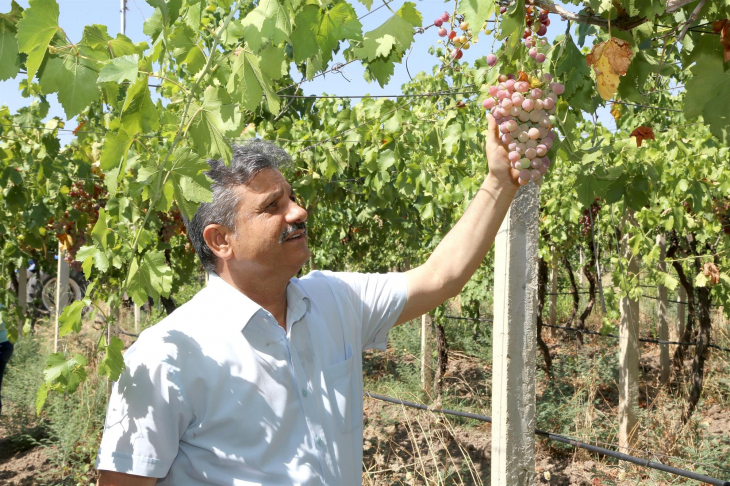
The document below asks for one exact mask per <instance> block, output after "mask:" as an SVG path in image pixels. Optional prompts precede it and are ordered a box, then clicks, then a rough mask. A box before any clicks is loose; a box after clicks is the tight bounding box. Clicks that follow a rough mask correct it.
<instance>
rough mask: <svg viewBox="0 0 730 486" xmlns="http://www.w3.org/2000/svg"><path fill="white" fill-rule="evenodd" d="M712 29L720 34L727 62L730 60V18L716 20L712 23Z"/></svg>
mask: <svg viewBox="0 0 730 486" xmlns="http://www.w3.org/2000/svg"><path fill="white" fill-rule="evenodd" d="M712 30H713V31H714V32H715V33H716V34H720V44H722V49H723V54H724V55H725V62H728V61H730V20H728V19H724V20H716V21H714V22H713V23H712Z"/></svg>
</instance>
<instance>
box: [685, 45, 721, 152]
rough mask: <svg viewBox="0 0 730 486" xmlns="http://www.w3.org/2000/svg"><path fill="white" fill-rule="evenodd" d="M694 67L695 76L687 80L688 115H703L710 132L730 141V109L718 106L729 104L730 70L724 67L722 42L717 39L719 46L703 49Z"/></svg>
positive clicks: (690, 116)
mask: <svg viewBox="0 0 730 486" xmlns="http://www.w3.org/2000/svg"><path fill="white" fill-rule="evenodd" d="M691 70H692V78H690V79H689V80H687V82H686V83H685V86H686V89H687V94H686V96H685V100H684V114H685V116H686V117H687V118H694V117H696V116H698V115H700V114H701V115H702V117H703V118H704V121H705V123H707V124H708V125H709V126H710V132H712V134H713V135H714V136H715V137H717V138H718V139H719V140H720V141H721V142H722V143H723V144H725V145H728V144H730V112H728V110H726V109H718V107H723V106H724V107H727V106H730V71H728V70H726V69H725V67H724V58H723V52H722V46H721V44H720V43H719V42H717V47H716V48H714V49H713V50H706V51H704V53H703V54H702V55H701V56H699V57H698V58H697V59H696V64H695V65H694V66H693V67H692V69H691Z"/></svg>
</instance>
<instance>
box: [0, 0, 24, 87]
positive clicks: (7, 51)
mask: <svg viewBox="0 0 730 486" xmlns="http://www.w3.org/2000/svg"><path fill="white" fill-rule="evenodd" d="M12 5H13V7H12V10H11V11H10V13H7V14H0V81H5V80H6V79H10V78H14V77H15V76H16V75H17V74H18V73H19V72H20V62H19V59H18V41H17V40H16V38H15V35H16V33H17V29H16V27H15V24H14V23H13V22H12V21H11V20H9V18H8V17H16V16H17V15H19V14H20V13H21V12H22V9H20V6H19V5H18V4H17V3H15V1H14V0H13V4H12ZM14 13H15V15H13V14H14Z"/></svg>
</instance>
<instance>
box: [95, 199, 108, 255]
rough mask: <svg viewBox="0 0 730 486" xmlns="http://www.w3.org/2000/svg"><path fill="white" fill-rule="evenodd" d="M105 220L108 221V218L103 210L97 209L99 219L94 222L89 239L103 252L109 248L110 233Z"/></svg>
mask: <svg viewBox="0 0 730 486" xmlns="http://www.w3.org/2000/svg"><path fill="white" fill-rule="evenodd" d="M107 219H109V216H108V215H107V214H106V211H105V210H104V208H99V219H98V220H97V221H96V224H95V225H94V228H93V229H92V230H91V237H92V239H93V240H94V243H95V244H96V245H97V246H99V247H101V248H102V249H103V250H104V251H106V250H107V249H108V248H109V241H108V236H109V234H110V233H111V230H110V229H109V226H108V225H107Z"/></svg>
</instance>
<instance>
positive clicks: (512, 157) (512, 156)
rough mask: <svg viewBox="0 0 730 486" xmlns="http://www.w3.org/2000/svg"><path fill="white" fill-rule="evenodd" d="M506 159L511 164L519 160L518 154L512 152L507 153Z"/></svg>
mask: <svg viewBox="0 0 730 486" xmlns="http://www.w3.org/2000/svg"><path fill="white" fill-rule="evenodd" d="M508 157H509V160H510V161H511V162H517V161H518V160H520V153H519V152H515V151H512V152H510V153H509V155H508Z"/></svg>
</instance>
